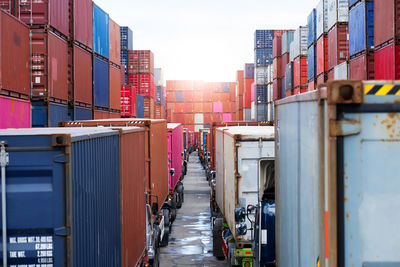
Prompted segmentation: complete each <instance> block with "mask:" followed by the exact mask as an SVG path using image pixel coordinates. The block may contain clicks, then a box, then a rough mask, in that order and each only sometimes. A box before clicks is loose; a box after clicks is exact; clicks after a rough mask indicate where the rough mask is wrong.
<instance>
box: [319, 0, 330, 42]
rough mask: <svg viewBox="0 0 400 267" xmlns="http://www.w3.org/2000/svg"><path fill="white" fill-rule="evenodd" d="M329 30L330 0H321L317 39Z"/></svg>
mask: <svg viewBox="0 0 400 267" xmlns="http://www.w3.org/2000/svg"><path fill="white" fill-rule="evenodd" d="M327 32H328V0H321V1H319V3H318V5H317V39H318V38H319V37H320V36H321V35H322V34H324V33H327Z"/></svg>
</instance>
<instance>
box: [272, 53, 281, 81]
mask: <svg viewBox="0 0 400 267" xmlns="http://www.w3.org/2000/svg"><path fill="white" fill-rule="evenodd" d="M281 65H282V57H277V58H274V60H273V61H272V68H273V76H272V77H273V78H274V79H281V78H282V77H283V72H282V67H281Z"/></svg>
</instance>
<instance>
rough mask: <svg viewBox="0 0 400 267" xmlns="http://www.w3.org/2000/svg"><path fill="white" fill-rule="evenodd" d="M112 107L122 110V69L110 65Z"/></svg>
mask: <svg viewBox="0 0 400 267" xmlns="http://www.w3.org/2000/svg"><path fill="white" fill-rule="evenodd" d="M109 75H110V109H114V110H121V103H120V102H121V99H120V94H121V93H120V90H121V70H120V69H118V68H115V67H114V66H112V65H110V71H109Z"/></svg>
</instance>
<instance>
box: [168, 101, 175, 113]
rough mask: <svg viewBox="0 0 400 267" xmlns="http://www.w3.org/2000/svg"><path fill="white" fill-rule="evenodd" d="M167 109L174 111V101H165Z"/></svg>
mask: <svg viewBox="0 0 400 267" xmlns="http://www.w3.org/2000/svg"><path fill="white" fill-rule="evenodd" d="M167 109H169V110H171V111H172V112H175V103H169V102H168V103H167Z"/></svg>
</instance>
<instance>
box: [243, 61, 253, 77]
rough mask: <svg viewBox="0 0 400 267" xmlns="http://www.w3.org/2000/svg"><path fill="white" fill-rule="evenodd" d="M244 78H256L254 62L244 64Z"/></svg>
mask: <svg viewBox="0 0 400 267" xmlns="http://www.w3.org/2000/svg"><path fill="white" fill-rule="evenodd" d="M244 78H245V79H254V64H253V63H246V64H244Z"/></svg>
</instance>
